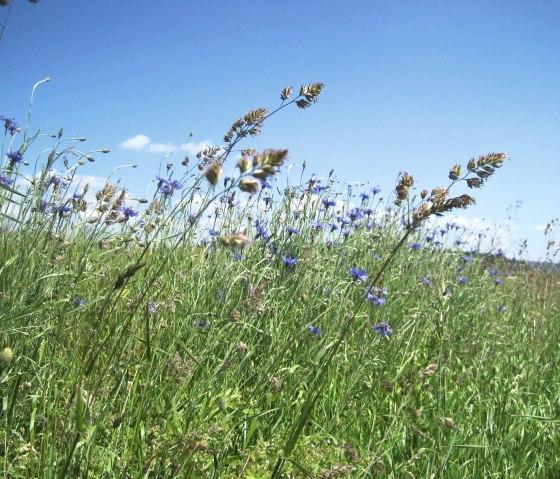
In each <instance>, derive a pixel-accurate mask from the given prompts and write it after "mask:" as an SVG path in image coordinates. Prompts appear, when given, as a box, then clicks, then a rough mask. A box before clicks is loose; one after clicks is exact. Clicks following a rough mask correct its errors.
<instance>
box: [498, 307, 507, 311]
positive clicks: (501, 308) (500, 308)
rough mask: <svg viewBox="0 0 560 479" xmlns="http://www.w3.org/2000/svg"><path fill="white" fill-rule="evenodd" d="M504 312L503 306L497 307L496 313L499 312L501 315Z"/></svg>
mask: <svg viewBox="0 0 560 479" xmlns="http://www.w3.org/2000/svg"><path fill="white" fill-rule="evenodd" d="M505 310H506V307H505V306H498V311H500V312H501V313H503V312H504V311H505Z"/></svg>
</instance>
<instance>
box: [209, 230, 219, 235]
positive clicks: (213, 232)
mask: <svg viewBox="0 0 560 479" xmlns="http://www.w3.org/2000/svg"><path fill="white" fill-rule="evenodd" d="M208 234H209V235H210V236H220V232H219V231H218V230H214V229H212V228H208Z"/></svg>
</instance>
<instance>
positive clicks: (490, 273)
mask: <svg viewBox="0 0 560 479" xmlns="http://www.w3.org/2000/svg"><path fill="white" fill-rule="evenodd" d="M488 274H489V275H491V276H497V275H499V274H500V273H498V271H496V270H495V269H492V268H490V269H489V270H488Z"/></svg>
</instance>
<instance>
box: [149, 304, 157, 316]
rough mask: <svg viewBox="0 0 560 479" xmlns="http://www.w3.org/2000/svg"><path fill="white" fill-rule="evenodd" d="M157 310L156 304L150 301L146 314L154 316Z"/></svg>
mask: <svg viewBox="0 0 560 479" xmlns="http://www.w3.org/2000/svg"><path fill="white" fill-rule="evenodd" d="M157 308H158V304H157V303H156V302H155V301H150V302H149V303H148V313H150V315H152V316H153V315H154V314H156V311H157Z"/></svg>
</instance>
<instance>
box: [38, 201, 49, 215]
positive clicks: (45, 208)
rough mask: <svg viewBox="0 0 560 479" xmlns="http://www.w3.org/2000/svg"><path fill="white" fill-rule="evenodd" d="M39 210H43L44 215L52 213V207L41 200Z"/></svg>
mask: <svg viewBox="0 0 560 479" xmlns="http://www.w3.org/2000/svg"><path fill="white" fill-rule="evenodd" d="M39 209H40V210H41V212H42V213H50V212H51V206H50V205H49V204H48V203H47V202H46V201H45V200H41V201H40V202H39Z"/></svg>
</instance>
